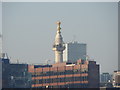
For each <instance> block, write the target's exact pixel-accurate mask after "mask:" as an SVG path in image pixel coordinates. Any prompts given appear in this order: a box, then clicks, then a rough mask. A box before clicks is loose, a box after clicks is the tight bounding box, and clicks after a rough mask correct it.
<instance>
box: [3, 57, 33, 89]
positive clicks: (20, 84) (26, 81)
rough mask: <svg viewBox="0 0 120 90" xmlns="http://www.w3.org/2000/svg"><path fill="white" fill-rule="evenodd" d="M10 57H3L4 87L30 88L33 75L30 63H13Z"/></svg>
mask: <svg viewBox="0 0 120 90" xmlns="http://www.w3.org/2000/svg"><path fill="white" fill-rule="evenodd" d="M9 61H10V60H9V59H8V58H6V59H5V58H2V88H29V87H30V86H31V76H30V74H29V73H28V64H11V63H9Z"/></svg>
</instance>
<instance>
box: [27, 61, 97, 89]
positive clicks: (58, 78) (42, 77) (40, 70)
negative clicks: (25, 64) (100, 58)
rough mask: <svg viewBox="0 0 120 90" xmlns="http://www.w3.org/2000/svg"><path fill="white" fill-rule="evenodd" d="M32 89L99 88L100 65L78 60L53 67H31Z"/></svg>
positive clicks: (29, 69)
mask: <svg viewBox="0 0 120 90" xmlns="http://www.w3.org/2000/svg"><path fill="white" fill-rule="evenodd" d="M28 71H29V72H30V73H31V74H32V88H98V87H99V65H98V64H96V62H95V61H85V60H78V61H77V62H76V63H59V64H57V63H56V64H53V65H51V66H46V67H45V66H44V67H43V66H42V67H41V66H38V67H35V65H29V68H28Z"/></svg>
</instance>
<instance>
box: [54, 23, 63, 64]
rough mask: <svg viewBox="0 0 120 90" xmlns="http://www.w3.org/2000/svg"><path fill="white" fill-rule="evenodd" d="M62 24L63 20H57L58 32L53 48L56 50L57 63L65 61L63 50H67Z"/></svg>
mask: <svg viewBox="0 0 120 90" xmlns="http://www.w3.org/2000/svg"><path fill="white" fill-rule="evenodd" d="M60 24H61V22H57V33H56V36H55V41H54V44H53V48H52V49H53V51H55V63H61V62H63V51H64V50H65V46H64V42H63V38H62V35H61V27H60Z"/></svg>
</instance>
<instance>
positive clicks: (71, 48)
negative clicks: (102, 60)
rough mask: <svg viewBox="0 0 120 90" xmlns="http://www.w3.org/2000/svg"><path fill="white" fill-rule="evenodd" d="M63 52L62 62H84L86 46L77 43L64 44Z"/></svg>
mask: <svg viewBox="0 0 120 90" xmlns="http://www.w3.org/2000/svg"><path fill="white" fill-rule="evenodd" d="M65 47H66V48H65V50H64V51H63V61H64V62H68V61H70V62H75V61H77V60H78V59H82V60H86V53H87V51H86V44H84V43H78V42H70V43H66V44H65Z"/></svg>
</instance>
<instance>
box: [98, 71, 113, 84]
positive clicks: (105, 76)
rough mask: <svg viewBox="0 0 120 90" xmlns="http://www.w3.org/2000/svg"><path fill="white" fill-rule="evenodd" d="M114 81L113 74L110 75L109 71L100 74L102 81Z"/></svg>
mask: <svg viewBox="0 0 120 90" xmlns="http://www.w3.org/2000/svg"><path fill="white" fill-rule="evenodd" d="M110 81H112V75H110V74H109V73H102V74H101V75H100V82H101V83H108V82H110Z"/></svg>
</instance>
